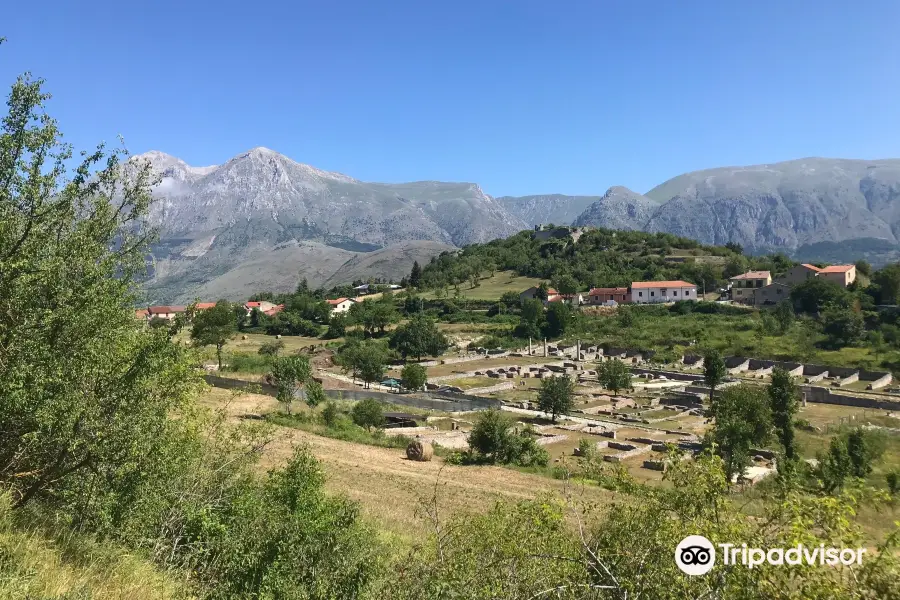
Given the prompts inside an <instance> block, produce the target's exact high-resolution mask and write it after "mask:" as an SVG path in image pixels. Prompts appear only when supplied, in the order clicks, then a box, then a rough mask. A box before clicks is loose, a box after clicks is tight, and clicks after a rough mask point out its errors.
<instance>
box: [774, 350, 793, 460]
mask: <svg viewBox="0 0 900 600" xmlns="http://www.w3.org/2000/svg"><path fill="white" fill-rule="evenodd" d="M768 393H769V402H770V405H771V411H772V421H773V424H774V425H775V432H776V434H777V435H778V441H779V442H781V447H782V448H784V457H785V459H787V460H789V461H791V460H795V459H796V458H797V457H798V453H797V446H796V440H795V436H794V433H795V432H794V420H795V418H796V416H797V410H798V409H799V406H800V404H799V402H798V401H797V399H798V396H799V394H800V392H799V390H798V388H797V383H796V382H795V381H794V378H793V377H792V376H791V374H790V373H788V372H787V371H786V370H785V369H783V368H781V367H776V368H775V369H773V370H772V381H771V383H769V387H768Z"/></svg>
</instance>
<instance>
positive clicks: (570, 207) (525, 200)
mask: <svg viewBox="0 0 900 600" xmlns="http://www.w3.org/2000/svg"><path fill="white" fill-rule="evenodd" d="M599 199H600V196H565V195H563V194H546V195H541V196H500V197H499V198H497V202H499V203H500V204H502V205H503V207H504V208H506V210H508V211H509V212H510V213H511V214H512V215H513V216H516V217H518V218H519V219H522V220H523V221H525V223H527V224H528V225H530V226H532V227H534V226H535V225H547V224H551V223H552V224H554V225H568V224H570V223H572V222H573V221H574V220H575V219H576V218H577V217H578V215H580V214H581V213H582V212H584V210H585V209H586V208H587V207H589V206H590V205H591V204H593V203H594V202H596V201H597V200H599Z"/></svg>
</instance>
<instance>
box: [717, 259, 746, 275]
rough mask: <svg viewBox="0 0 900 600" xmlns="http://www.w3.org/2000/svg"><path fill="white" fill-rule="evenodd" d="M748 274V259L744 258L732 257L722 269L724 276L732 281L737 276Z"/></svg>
mask: <svg viewBox="0 0 900 600" xmlns="http://www.w3.org/2000/svg"><path fill="white" fill-rule="evenodd" d="M746 272H747V259H746V258H745V257H743V256H732V257H731V258H729V259H728V262H727V263H725V267H724V268H723V269H722V276H723V277H725V278H726V279H731V278H732V277H734V276H735V275H740V274H741V273H746Z"/></svg>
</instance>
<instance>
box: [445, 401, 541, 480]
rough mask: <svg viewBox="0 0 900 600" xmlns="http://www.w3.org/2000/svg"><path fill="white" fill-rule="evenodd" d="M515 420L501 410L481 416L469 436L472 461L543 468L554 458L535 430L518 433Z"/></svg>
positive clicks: (493, 410)
mask: <svg viewBox="0 0 900 600" xmlns="http://www.w3.org/2000/svg"><path fill="white" fill-rule="evenodd" d="M511 430H512V421H511V420H510V419H509V418H508V417H506V416H505V415H503V414H502V413H501V412H500V411H499V410H497V409H490V410H487V411H484V412H482V413H480V415H479V416H478V418H477V420H476V421H475V426H474V427H473V428H472V431H471V432H470V433H469V448H470V450H471V453H470V455H469V456H468V457H467V458H466V459H463V460H470V461H472V462H486V463H500V464H514V465H519V466H523V467H528V466H543V465H546V464H547V462H548V461H549V460H550V455H549V454H548V453H547V451H546V450H544V449H543V448H541V447H540V446H539V445H538V444H537V441H536V440H535V438H534V436H533V433H532V431H530V430H527V429H526V430H525V431H522V432H520V433H515V432H513V431H511Z"/></svg>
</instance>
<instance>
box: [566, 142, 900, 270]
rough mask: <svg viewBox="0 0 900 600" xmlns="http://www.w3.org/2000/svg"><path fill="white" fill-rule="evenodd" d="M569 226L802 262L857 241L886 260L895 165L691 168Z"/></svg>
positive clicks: (895, 207) (896, 222) (613, 192)
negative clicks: (781, 254) (784, 255)
mask: <svg viewBox="0 0 900 600" xmlns="http://www.w3.org/2000/svg"><path fill="white" fill-rule="evenodd" d="M574 223H575V224H579V225H594V226H600V227H609V228H621V229H640V230H643V231H648V232H659V231H662V232H668V233H674V234H676V235H680V236H684V237H689V238H693V239H696V240H699V241H700V242H703V243H705V244H724V243H726V242H731V241H733V242H738V243H739V244H741V245H742V246H743V247H744V248H747V249H749V250H753V251H760V252H761V251H772V250H780V251H785V252H788V253H797V252H800V253H801V254H803V255H804V256H807V257H808V256H810V254H811V253H815V252H816V251H817V250H824V246H821V245H820V244H822V243H826V242H830V243H835V242H844V241H847V240H863V239H864V240H868V241H866V242H864V244H863V245H864V246H865V247H866V248H869V249H872V252H875V254H876V255H877V254H878V253H879V252H881V253H882V254H883V255H884V256H883V259H884V260H887V259H888V258H887V257H888V256H890V255H891V253H887V254H885V253H884V252H882V250H884V248H891V247H897V246H898V244H900V160H897V159H887V160H872V161H867V160H845V159H828V158H806V159H800V160H792V161H787V162H781V163H775V164H769V165H755V166H749V167H723V168H718V169H708V170H704V171H696V172H693V173H687V174H684V175H680V176H678V177H675V178H673V179H670V180H668V181H666V182H665V183H663V184H661V185H659V186H657V187H655V188H653V189H652V190H650V191H649V192H647V194H645V195H644V196H640V195H638V194H635V193H634V192H631V191H630V190H627V189H625V188H611V189H610V191H609V192H607V194H606V196H604V198H603V199H601V200H599V201H597V202H595V203H593V204H592V205H591V206H590V207H588V208H587V209H586V210H585V211H584V212H583V213H582V214H581V215H579V216H578V217H577V218H576V219H575V221H574ZM829 252H830V251H829ZM892 252H893V254H896V252H895V251H892ZM875 260H876V261H877V260H878V259H877V257H875Z"/></svg>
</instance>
